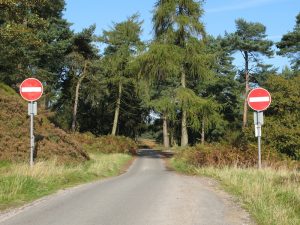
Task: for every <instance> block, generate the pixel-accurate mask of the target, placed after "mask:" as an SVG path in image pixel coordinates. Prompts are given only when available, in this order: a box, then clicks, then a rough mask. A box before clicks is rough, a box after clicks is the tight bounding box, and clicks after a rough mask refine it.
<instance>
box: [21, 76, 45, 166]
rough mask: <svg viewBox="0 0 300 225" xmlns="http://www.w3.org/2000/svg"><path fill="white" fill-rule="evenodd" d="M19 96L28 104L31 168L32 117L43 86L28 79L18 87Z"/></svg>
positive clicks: (31, 162)
mask: <svg viewBox="0 0 300 225" xmlns="http://www.w3.org/2000/svg"><path fill="white" fill-rule="evenodd" d="M20 94H21V96H22V98H24V99H25V100H26V101H29V103H28V115H29V116H30V166H33V155H34V133H33V117H34V116H35V115H37V103H36V102H35V101H37V100H38V99H39V98H40V97H41V96H42V94H43V84H42V83H41V82H40V81H39V80H38V79H35V78H28V79H26V80H24V81H23V82H22V84H21V85H20Z"/></svg>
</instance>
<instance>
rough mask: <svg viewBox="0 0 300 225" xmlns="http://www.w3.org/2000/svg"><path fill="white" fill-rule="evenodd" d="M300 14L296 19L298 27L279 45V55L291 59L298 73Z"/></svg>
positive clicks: (299, 60) (299, 63)
mask: <svg viewBox="0 0 300 225" xmlns="http://www.w3.org/2000/svg"><path fill="white" fill-rule="evenodd" d="M299 43H300V13H299V14H298V15H297V17H296V25H295V27H294V30H293V31H291V32H288V33H287V34H285V35H283V37H282V38H281V41H280V42H279V43H277V47H278V48H279V49H280V51H279V52H278V54H279V55H284V56H287V57H289V58H291V62H292V64H293V68H294V70H296V71H299V70H300V44H299Z"/></svg>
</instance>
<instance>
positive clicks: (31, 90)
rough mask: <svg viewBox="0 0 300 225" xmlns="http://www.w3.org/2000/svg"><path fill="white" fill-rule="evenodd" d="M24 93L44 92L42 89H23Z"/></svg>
mask: <svg viewBox="0 0 300 225" xmlns="http://www.w3.org/2000/svg"><path fill="white" fill-rule="evenodd" d="M22 92H42V88H41V87H22Z"/></svg>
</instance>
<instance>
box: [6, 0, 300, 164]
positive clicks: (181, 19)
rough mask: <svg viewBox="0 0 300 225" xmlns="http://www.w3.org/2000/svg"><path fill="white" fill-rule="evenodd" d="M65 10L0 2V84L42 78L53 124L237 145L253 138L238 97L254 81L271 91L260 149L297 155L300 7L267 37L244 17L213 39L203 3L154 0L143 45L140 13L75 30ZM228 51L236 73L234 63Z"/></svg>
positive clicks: (59, 5) (183, 142)
mask: <svg viewBox="0 0 300 225" xmlns="http://www.w3.org/2000/svg"><path fill="white" fill-rule="evenodd" d="M64 8H65V2H64V0H52V1H46V0H33V1H27V0H1V1H0V82H2V83H4V84H6V85H9V86H10V87H12V88H14V89H15V90H16V91H18V87H19V85H20V83H21V82H22V81H23V80H24V79H25V78H27V77H36V78H38V79H40V80H41V81H43V84H44V87H45V89H44V96H43V98H42V100H40V101H39V104H40V105H43V106H44V107H45V108H46V109H47V110H49V111H51V112H53V113H52V114H51V121H52V122H53V123H55V124H56V126H58V127H60V128H62V129H64V130H66V131H68V132H91V133H93V134H95V135H97V136H100V135H107V134H111V135H124V136H128V137H132V138H138V137H148V138H155V139H157V140H159V141H161V142H162V143H163V144H164V146H165V147H169V146H176V145H179V146H187V145H194V144H196V143H221V144H224V145H230V146H233V147H236V148H237V149H240V150H245V149H247V148H248V147H249V146H251V145H254V143H255V138H254V129H253V125H252V124H253V115H252V111H251V110H250V109H249V108H248V106H247V103H246V100H245V99H246V98H245V96H247V94H248V92H249V90H250V89H252V88H255V87H258V86H261V87H264V88H266V89H268V90H269V91H270V92H271V94H272V104H271V106H270V108H269V109H268V110H267V111H266V112H265V116H266V118H265V125H264V126H263V136H264V138H263V139H264V145H265V146H267V147H265V148H269V149H272V151H276V152H279V153H283V154H284V155H287V156H289V157H291V158H293V159H297V160H299V159H300V123H299V121H300V91H299V87H300V13H299V14H298V15H295V21H294V24H295V25H294V29H293V30H291V31H290V32H288V33H287V34H285V35H283V37H282V38H281V41H280V42H278V43H274V42H272V41H271V40H268V37H267V35H266V29H267V28H266V27H265V26H264V25H263V24H261V23H260V22H259V21H254V22H252V21H246V20H244V19H242V18H237V19H236V21H235V23H236V30H235V32H233V33H225V34H224V35H223V36H218V37H213V36H211V35H210V34H208V33H207V32H206V31H205V27H204V25H203V22H202V15H203V14H204V13H205V12H204V10H203V3H202V2H198V1H195V0H158V1H157V2H156V4H155V5H154V6H153V39H152V40H151V42H144V41H143V40H141V32H142V28H143V22H142V20H141V19H140V18H139V15H138V14H135V15H129V17H128V19H127V20H126V21H123V22H120V23H113V22H112V26H111V29H110V30H105V31H103V33H102V34H96V33H95V25H91V26H90V27H87V28H85V29H83V30H82V31H81V32H79V33H75V32H74V31H72V29H71V28H70V27H71V23H70V22H69V21H66V20H65V19H64V18H63V13H64ZM149 10H150V9H149ZM95 22H97V21H95ZM291 23H292V21H291ZM99 46H102V47H101V48H100V47H99ZM235 53H239V54H240V56H241V57H243V59H244V62H245V66H244V68H243V70H238V69H237V67H236V66H235V65H234V64H233V60H234V58H233V56H235V55H236V54H235ZM275 54H277V55H282V56H285V57H288V58H289V59H290V67H287V68H285V69H284V70H282V71H279V69H278V67H277V65H268V64H265V63H264V60H263V59H264V58H265V57H272V56H274V55H275Z"/></svg>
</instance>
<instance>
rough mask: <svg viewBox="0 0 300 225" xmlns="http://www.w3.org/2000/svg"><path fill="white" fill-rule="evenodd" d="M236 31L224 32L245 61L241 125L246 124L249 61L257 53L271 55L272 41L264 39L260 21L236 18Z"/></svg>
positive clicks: (263, 27)
mask: <svg viewBox="0 0 300 225" xmlns="http://www.w3.org/2000/svg"><path fill="white" fill-rule="evenodd" d="M235 23H236V31H235V32H234V33H232V34H226V36H227V38H228V44H229V45H230V46H231V49H232V50H233V51H239V52H240V53H241V54H242V56H243V58H244V62H245V67H244V82H245V92H244V107H243V127H246V125H247V112H248V104H247V95H248V92H249V90H250V87H249V81H250V74H249V63H250V62H253V61H254V62H256V61H258V57H259V54H260V55H265V56H268V57H270V56H272V55H273V50H272V48H271V47H272V45H273V42H272V41H270V40H267V39H266V36H267V35H266V27H265V26H264V25H263V24H261V23H253V22H247V21H245V20H244V19H237V20H236V21H235Z"/></svg>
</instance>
